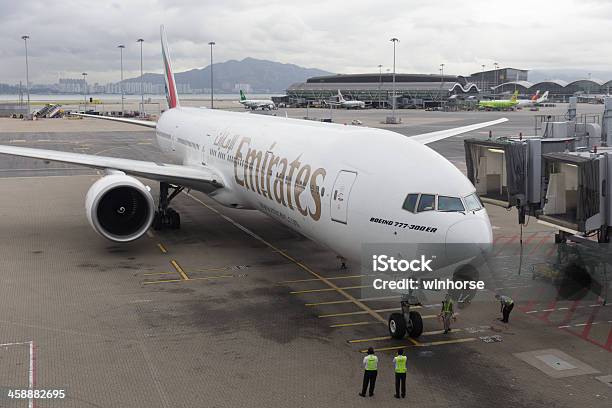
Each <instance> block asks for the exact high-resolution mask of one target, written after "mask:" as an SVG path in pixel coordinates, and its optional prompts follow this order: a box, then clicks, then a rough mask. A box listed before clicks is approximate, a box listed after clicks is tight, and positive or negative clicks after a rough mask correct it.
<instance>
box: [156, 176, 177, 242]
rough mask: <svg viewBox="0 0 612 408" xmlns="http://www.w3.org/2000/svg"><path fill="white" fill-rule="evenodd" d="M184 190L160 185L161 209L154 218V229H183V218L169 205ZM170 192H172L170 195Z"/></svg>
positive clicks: (167, 184)
mask: <svg viewBox="0 0 612 408" xmlns="http://www.w3.org/2000/svg"><path fill="white" fill-rule="evenodd" d="M183 188H184V187H181V186H175V185H173V184H169V183H164V182H161V183H159V207H158V209H157V211H155V217H154V218H153V229H155V230H156V231H159V230H162V229H164V228H170V229H179V228H180V227H181V216H180V215H179V213H177V212H176V211H175V210H174V209H173V208H171V207H168V205H169V204H170V201H172V199H173V198H174V197H176V196H177V195H178V194H179V193H180V192H181V191H183ZM170 190H172V192H171V193H170V194H168V193H169V191H170Z"/></svg>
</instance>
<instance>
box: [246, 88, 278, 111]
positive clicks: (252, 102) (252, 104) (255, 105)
mask: <svg viewBox="0 0 612 408" xmlns="http://www.w3.org/2000/svg"><path fill="white" fill-rule="evenodd" d="M239 102H240V103H241V104H242V105H244V107H245V108H247V109H251V110H255V109H259V108H261V109H267V110H272V109H276V105H275V104H274V102H272V101H271V100H269V99H247V97H246V95H245V94H244V92H242V89H241V90H240V101H239Z"/></svg>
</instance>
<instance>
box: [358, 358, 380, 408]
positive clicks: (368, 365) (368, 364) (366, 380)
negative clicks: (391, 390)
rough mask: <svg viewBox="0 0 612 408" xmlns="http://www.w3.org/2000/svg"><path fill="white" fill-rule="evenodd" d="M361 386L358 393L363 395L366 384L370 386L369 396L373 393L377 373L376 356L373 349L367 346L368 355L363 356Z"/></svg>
mask: <svg viewBox="0 0 612 408" xmlns="http://www.w3.org/2000/svg"><path fill="white" fill-rule="evenodd" d="M363 369H364V371H363V386H362V387H361V392H360V393H359V395H361V396H362V397H365V394H366V391H367V389H368V385H369V386H370V392H369V395H370V397H371V396H373V395H374V387H375V386H376V376H377V375H378V357H376V356H375V355H374V349H373V348H372V347H370V348H368V355H367V356H365V357H364V358H363Z"/></svg>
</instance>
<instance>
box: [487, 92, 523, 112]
mask: <svg viewBox="0 0 612 408" xmlns="http://www.w3.org/2000/svg"><path fill="white" fill-rule="evenodd" d="M517 97H518V91H514V93H513V94H512V97H511V98H510V99H493V100H491V101H480V102H478V107H479V108H483V109H493V110H502V109H513V108H515V107H516V106H517V105H518V101H517Z"/></svg>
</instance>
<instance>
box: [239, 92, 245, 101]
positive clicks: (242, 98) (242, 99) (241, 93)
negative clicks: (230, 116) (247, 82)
mask: <svg viewBox="0 0 612 408" xmlns="http://www.w3.org/2000/svg"><path fill="white" fill-rule="evenodd" d="M240 100H241V101H246V95H245V94H244V92H242V89H241V90H240Z"/></svg>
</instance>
